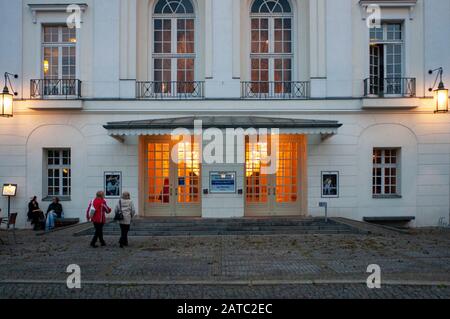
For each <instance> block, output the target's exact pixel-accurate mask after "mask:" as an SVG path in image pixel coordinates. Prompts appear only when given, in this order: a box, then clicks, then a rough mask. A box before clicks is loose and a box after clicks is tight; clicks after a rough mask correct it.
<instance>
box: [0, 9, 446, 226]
mask: <svg viewBox="0 0 450 319" xmlns="http://www.w3.org/2000/svg"><path fill="white" fill-rule="evenodd" d="M0 24H1V28H0V38H1V39H2V43H1V45H0V72H1V73H2V74H3V73H5V72H8V73H11V75H8V76H7V77H6V78H7V79H8V80H10V81H8V85H7V87H8V89H9V91H10V92H11V91H12V90H14V91H17V93H18V95H17V96H16V97H14V101H13V104H12V105H13V112H12V117H1V118H0V184H1V185H16V186H17V190H16V194H15V196H13V197H10V203H11V209H10V210H11V212H18V213H19V217H18V218H19V219H18V223H19V225H18V226H20V227H22V228H26V227H30V226H29V222H28V221H27V217H26V215H27V214H26V213H27V203H28V201H29V200H30V198H31V197H32V196H34V195H36V196H37V198H38V201H39V203H40V205H41V208H43V209H44V210H46V209H47V206H48V204H49V203H50V201H51V200H52V198H54V197H59V198H60V199H61V201H62V205H63V207H64V213H65V217H69V218H81V219H82V220H85V217H84V216H85V212H86V209H87V206H88V203H89V201H90V200H91V199H92V198H93V197H94V196H95V193H96V192H97V191H98V190H104V191H105V193H106V196H107V201H108V203H109V204H110V205H111V206H112V205H115V204H116V202H117V201H118V199H119V196H120V193H121V192H123V191H129V192H130V193H131V195H132V199H133V200H134V201H135V203H136V206H137V208H138V211H139V216H140V217H146V218H152V217H173V218H176V217H202V218H244V217H249V218H251V217H271V216H273V217H277V216H286V217H291V216H292V217H300V216H322V215H323V214H324V208H323V207H320V206H321V205H319V204H320V203H327V206H328V214H329V215H330V216H336V217H345V218H350V219H354V220H363V219H365V218H366V219H367V218H369V219H370V218H377V217H383V218H404V219H405V220H411V225H412V226H416V227H423V226H437V225H440V224H445V223H448V220H449V213H450V115H449V114H448V106H447V107H446V104H448V91H447V92H446V93H447V94H446V96H445V98H444V97H443V95H442V92H443V91H442V85H441V91H439V92H440V97H439V98H437V97H435V95H436V96H437V95H438V93H437V92H438V91H429V88H432V89H433V90H437V89H438V87H439V83H440V82H441V81H442V84H443V85H444V86H447V87H448V86H450V0H431V1H430V0H427V1H425V0H392V1H387V0H385V1H375V0H373V1H369V0H95V1H94V0H83V1H79V2H75V3H73V2H71V1H65V0H15V1H10V0H0ZM440 68H442V69H440ZM429 70H432V71H433V72H432V74H430V73H429ZM441 70H442V71H441ZM15 74H17V75H18V77H17V78H15V77H14V76H13V75H15ZM441 76H442V78H441ZM436 79H437V82H436V83H435V80H436ZM1 84H2V85H3V83H1ZM6 111H7V110H6ZM6 111H5V108H4V107H2V112H3V113H2V115H6V114H5V112H6ZM437 111H439V112H437ZM0 202H1V204H0V205H1V208H2V213H3V215H5V214H6V211H7V203H8V197H6V196H3V197H2V198H1V199H0Z"/></svg>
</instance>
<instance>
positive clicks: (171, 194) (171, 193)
mask: <svg viewBox="0 0 450 319" xmlns="http://www.w3.org/2000/svg"><path fill="white" fill-rule="evenodd" d="M170 196H173V189H172V187H171V188H170Z"/></svg>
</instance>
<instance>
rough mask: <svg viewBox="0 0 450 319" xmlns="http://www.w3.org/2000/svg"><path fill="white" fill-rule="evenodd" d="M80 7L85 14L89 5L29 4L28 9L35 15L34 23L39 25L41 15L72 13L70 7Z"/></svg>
mask: <svg viewBox="0 0 450 319" xmlns="http://www.w3.org/2000/svg"><path fill="white" fill-rule="evenodd" d="M73 5H76V6H78V7H79V8H80V9H81V11H82V12H85V11H86V9H87V7H88V5H87V4H86V3H74V4H38V3H36V4H29V5H28V7H29V8H30V10H31V13H32V15H33V23H37V16H38V14H40V13H49V12H50V13H52V12H56V13H71V12H72V11H71V9H70V6H73ZM68 10H69V11H68Z"/></svg>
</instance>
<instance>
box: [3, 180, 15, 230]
mask: <svg viewBox="0 0 450 319" xmlns="http://www.w3.org/2000/svg"><path fill="white" fill-rule="evenodd" d="M16 193H17V185H16V184H5V185H3V192H2V194H3V196H5V197H8V223H7V225H8V229H9V218H10V216H11V197H15V196H16Z"/></svg>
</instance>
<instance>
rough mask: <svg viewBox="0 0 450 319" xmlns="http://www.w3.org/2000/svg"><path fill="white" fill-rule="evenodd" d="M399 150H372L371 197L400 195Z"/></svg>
mask: <svg viewBox="0 0 450 319" xmlns="http://www.w3.org/2000/svg"><path fill="white" fill-rule="evenodd" d="M399 176H400V149H395V148H387V149H382V148H375V149H374V150H373V190H372V193H373V196H399V195H400V184H399Z"/></svg>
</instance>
